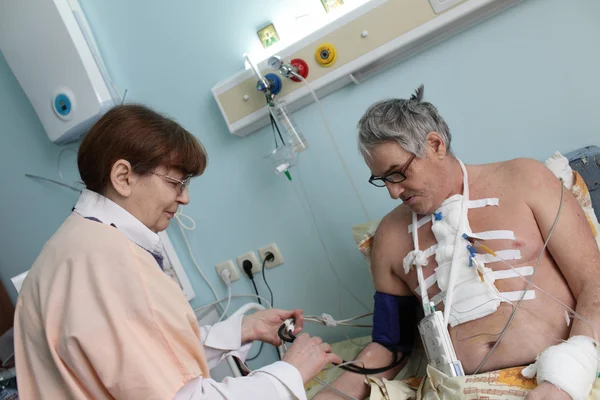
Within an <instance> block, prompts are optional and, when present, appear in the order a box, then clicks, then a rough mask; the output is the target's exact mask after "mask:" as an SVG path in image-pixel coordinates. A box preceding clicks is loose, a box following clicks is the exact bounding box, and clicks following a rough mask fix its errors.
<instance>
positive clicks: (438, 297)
mask: <svg viewBox="0 0 600 400" xmlns="http://www.w3.org/2000/svg"><path fill="white" fill-rule="evenodd" d="M443 300H444V294H443V292H439V293H438V294H436V295H435V296H433V297H432V298H431V301H432V302H433V305H434V306H437V305H438V304H440V303H441V302H442V301H443Z"/></svg>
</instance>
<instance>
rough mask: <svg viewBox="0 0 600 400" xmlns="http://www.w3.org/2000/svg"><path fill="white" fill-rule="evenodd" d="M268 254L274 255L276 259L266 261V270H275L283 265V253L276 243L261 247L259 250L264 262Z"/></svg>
mask: <svg viewBox="0 0 600 400" xmlns="http://www.w3.org/2000/svg"><path fill="white" fill-rule="evenodd" d="M267 253H273V256H274V257H275V259H274V260H273V261H266V262H265V268H273V267H276V266H278V265H281V264H283V257H282V256H281V252H280V251H279V248H278V247H277V245H276V244H275V243H271V244H268V245H266V246H265V247H261V248H260V249H258V255H259V256H260V259H261V260H263V261H264V260H265V258H266V255H265V254H267Z"/></svg>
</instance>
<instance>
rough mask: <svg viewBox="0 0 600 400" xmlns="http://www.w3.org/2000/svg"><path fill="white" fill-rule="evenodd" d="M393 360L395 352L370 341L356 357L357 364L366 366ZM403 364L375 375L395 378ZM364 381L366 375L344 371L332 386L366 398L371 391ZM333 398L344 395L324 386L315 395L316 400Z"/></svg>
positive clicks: (383, 363) (382, 365) (346, 392)
mask: <svg viewBox="0 0 600 400" xmlns="http://www.w3.org/2000/svg"><path fill="white" fill-rule="evenodd" d="M399 356H400V355H399ZM392 360H393V354H392V353H391V352H390V351H389V350H387V349H386V348H385V347H383V346H381V345H379V344H377V343H369V344H368V345H367V347H365V348H364V349H363V351H361V352H360V354H359V355H358V357H356V359H355V361H356V365H358V366H360V367H364V368H379V367H384V366H386V365H389V364H391V362H392ZM363 364H364V365H363ZM403 365H404V363H402V364H401V365H399V366H397V367H395V368H392V369H390V370H388V371H386V372H383V373H381V374H377V375H374V376H376V377H383V378H386V379H393V378H394V377H395V376H396V375H398V373H399V372H400V370H401V369H402V367H403ZM364 382H365V376H364V375H361V374H355V373H352V372H348V371H344V373H343V374H342V375H341V376H340V377H339V378H338V379H336V380H335V382H334V383H333V384H332V385H331V386H333V387H334V388H336V389H338V390H339V391H341V392H343V393H345V394H347V395H350V396H352V397H354V398H356V399H364V398H366V397H368V396H369V391H370V389H369V386H367V385H366V384H365V383H364ZM333 399H344V397H343V396H341V395H339V394H337V393H335V391H333V390H331V389H329V388H323V390H321V391H320V392H319V393H318V394H317V396H315V397H314V400H333Z"/></svg>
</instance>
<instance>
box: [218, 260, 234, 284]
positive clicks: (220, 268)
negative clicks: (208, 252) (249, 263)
mask: <svg viewBox="0 0 600 400" xmlns="http://www.w3.org/2000/svg"><path fill="white" fill-rule="evenodd" d="M215 268H216V269H217V275H218V276H219V278H221V280H223V278H222V277H221V271H223V270H224V269H227V270H229V274H230V277H229V282H234V281H237V280H239V279H240V274H239V272H238V269H237V268H236V266H235V264H234V263H233V261H231V260H227V261H224V262H222V263H220V264H217V266H216V267H215ZM223 282H225V281H223Z"/></svg>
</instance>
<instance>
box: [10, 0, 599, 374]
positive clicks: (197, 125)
mask: <svg viewBox="0 0 600 400" xmlns="http://www.w3.org/2000/svg"><path fill="white" fill-rule="evenodd" d="M80 1H81V3H82V6H83V7H84V10H85V12H86V14H87V17H88V20H89V22H90V24H91V26H92V29H93V30H94V34H95V35H96V38H97V40H98V42H99V46H100V48H101V51H102V53H103V56H104V59H105V62H106V64H107V65H108V69H109V71H110V73H111V75H112V77H113V79H114V80H115V82H116V84H117V85H118V86H119V87H120V88H121V90H123V89H125V88H127V89H128V95H127V97H128V100H129V101H137V102H143V103H146V104H148V105H151V106H153V107H155V108H157V109H159V110H161V111H164V112H167V113H168V114H170V115H171V116H173V117H175V118H176V119H178V120H179V121H180V122H181V123H182V124H183V125H184V126H185V127H186V128H188V129H189V130H191V131H192V132H194V133H195V134H196V135H197V136H198V137H199V138H200V139H201V140H202V142H203V143H204V144H205V145H206V147H207V149H208V152H209V156H210V162H209V168H208V170H207V172H206V174H205V175H204V176H202V177H201V178H199V179H198V180H197V181H195V182H194V183H193V185H192V186H191V195H192V199H193V201H192V203H191V204H190V205H189V206H188V207H186V209H185V210H184V211H185V212H186V213H187V214H189V215H190V216H192V217H193V218H194V219H195V220H196V222H197V226H198V227H197V229H196V230H195V231H193V232H191V233H190V234H189V238H190V241H191V243H192V246H193V249H194V252H195V255H196V258H197V260H198V262H199V264H200V265H201V266H202V268H203V269H204V270H205V271H206V272H207V274H208V276H209V278H210V279H211V280H212V282H213V284H214V285H215V287H216V288H217V290H219V291H220V295H225V294H226V291H225V288H224V286H223V285H222V284H221V283H220V281H219V280H218V279H217V277H216V274H215V273H214V265H215V264H217V263H218V262H221V261H223V260H226V259H234V258H235V257H236V256H237V255H239V254H242V253H245V252H246V251H249V250H253V249H257V248H259V247H261V246H263V245H265V244H267V243H270V242H273V241H274V242H276V243H277V244H278V245H279V248H280V249H281V251H282V253H283V256H284V258H285V264H284V265H283V266H281V267H277V268H275V269H272V270H269V271H268V278H269V281H270V283H271V286H272V287H273V289H274V292H275V304H276V306H278V307H286V308H290V307H292V308H293V307H299V308H303V309H304V310H305V312H306V313H307V314H320V313H322V312H328V313H330V314H332V315H334V316H336V317H349V316H351V315H356V314H358V313H362V312H363V310H364V308H363V307H362V306H360V305H359V304H358V302H357V301H355V300H354V299H352V297H351V296H349V295H348V294H347V292H345V291H344V290H342V296H341V301H340V299H339V297H338V292H337V289H336V283H335V279H334V275H333V273H332V271H331V269H330V267H329V266H328V263H327V258H326V254H325V252H324V249H323V247H322V246H321V243H320V241H319V240H318V236H317V234H316V231H315V228H314V226H313V225H312V223H311V220H310V217H309V214H308V213H307V206H308V205H307V204H306V202H305V201H304V200H301V197H300V196H301V193H303V188H302V187H301V186H300V185H299V182H300V180H299V178H300V177H301V178H302V182H303V183H304V190H305V193H306V198H307V199H308V200H309V201H310V206H311V207H312V209H313V210H314V211H315V214H316V216H317V220H318V226H319V228H320V230H321V231H322V234H323V237H324V241H325V244H326V248H327V250H328V251H329V253H330V255H331V259H332V261H333V264H334V266H335V268H336V270H337V271H339V274H340V276H341V278H342V280H343V281H344V283H345V285H347V286H348V287H349V288H350V289H351V290H352V291H353V292H354V293H355V294H356V296H358V297H359V299H361V301H363V302H364V303H366V304H370V302H371V300H370V299H371V296H372V294H373V287H372V284H371V282H370V277H369V273H368V271H367V269H366V268H365V264H364V262H363V260H362V259H361V256H360V254H359V253H358V251H357V250H356V249H355V247H354V243H353V240H352V236H351V226H352V225H353V224H356V223H361V222H364V219H365V217H364V216H363V214H362V212H361V208H360V205H359V203H358V201H357V200H356V197H355V196H354V194H353V192H352V189H351V186H350V184H349V182H348V180H347V177H346V176H345V175H344V173H343V169H342V166H341V164H340V162H339V161H338V160H337V158H336V157H335V153H334V150H333V147H332V143H331V141H330V140H329V138H328V137H327V134H326V132H325V129H324V126H323V124H322V123H321V122H320V120H319V114H318V110H317V109H316V108H315V106H314V105H313V106H309V107H307V108H305V109H303V110H301V111H299V112H297V113H296V114H295V119H296V122H297V123H298V125H299V126H300V128H301V130H302V131H303V132H304V134H305V136H306V137H307V139H308V140H309V142H310V144H311V148H310V150H309V151H307V152H305V153H303V154H302V158H301V163H300V168H299V170H296V171H293V173H294V175H295V178H296V179H295V180H294V182H293V183H289V182H287V181H285V180H283V179H282V178H281V177H276V176H275V175H274V174H273V173H272V172H271V169H270V166H269V165H268V163H267V162H266V161H265V160H263V159H262V157H263V156H264V155H265V154H267V153H268V151H269V150H270V148H271V145H272V144H271V143H272V136H271V134H270V132H269V131H268V130H263V131H261V132H259V133H257V134H254V135H251V136H249V137H248V138H245V139H240V138H236V137H232V136H231V135H230V134H229V133H228V131H227V128H226V126H225V123H224V122H223V120H222V117H221V114H220V113H219V110H218V108H217V106H216V104H215V102H214V100H213V99H212V96H211V94H210V88H211V87H212V86H213V85H214V84H215V83H216V82H217V81H219V80H223V79H225V78H227V77H229V76H231V75H232V74H234V73H236V72H237V71H238V70H240V68H241V67H242V59H241V55H242V54H243V53H244V52H245V51H246V49H247V48H249V47H250V46H251V43H252V42H253V41H255V40H256V39H255V32H256V28H257V27H258V26H259V25H260V24H261V23H262V22H264V21H265V18H266V20H269V19H270V18H273V19H274V18H275V17H276V16H277V13H279V12H285V10H284V7H285V6H286V4H285V2H281V1H275V0H269V1H258V0H247V1H233V0H228V1H215V2H200V1H192V0H177V1H171V2H166V1H150V2H149V1H144V0H127V1H122V0H103V1H95V0H80ZM270 12H271V13H272V14H271V15H269V14H268V13H270ZM265 13H267V14H265ZM598 15H600V3H598V2H597V0H576V1H571V2H568V3H567V2H564V1H561V0H526V1H525V2H524V3H523V4H521V5H519V6H517V7H515V8H512V9H510V10H508V11H506V12H505V13H503V14H502V15H499V16H497V17H495V18H493V19H491V20H488V21H486V22H484V23H483V24H481V25H478V26H477V27H475V28H473V29H470V30H469V31H467V32H464V33H462V34H460V35H458V36H456V37H454V38H452V39H450V40H448V41H445V42H444V43H442V44H440V45H438V46H436V47H434V48H432V49H430V50H428V51H426V52H424V53H422V54H420V55H418V56H416V57H414V58H412V59H410V60H408V61H407V62H404V63H403V64H402V65H399V66H397V67H395V68H393V69H390V70H389V71H387V72H385V73H382V74H380V75H378V76H377V77H375V78H373V79H371V80H368V81H366V82H365V83H363V84H361V85H359V86H348V87H346V88H344V89H342V90H340V91H338V92H336V93H334V94H332V95H330V96H328V97H327V98H325V99H324V100H323V106H324V107H325V110H326V112H327V114H328V115H329V118H330V123H331V126H332V127H333V129H334V134H335V135H336V138H337V140H338V142H339V143H340V146H341V151H342V154H343V156H344V158H345V160H346V162H347V163H348V164H349V167H350V170H351V173H352V175H353V178H354V180H355V182H356V184H357V186H358V188H359V191H360V193H361V195H362V197H363V199H364V200H365V202H366V203H367V207H368V211H369V214H370V217H371V218H372V219H375V218H380V217H382V216H383V215H385V214H386V213H387V212H388V211H389V210H390V209H391V208H392V207H394V206H395V205H396V203H395V202H393V201H391V200H390V199H389V198H387V193H386V191H385V190H384V189H379V190H378V189H376V188H374V187H371V186H370V185H368V183H366V178H367V177H368V174H369V171H368V169H367V168H366V166H365V165H364V163H363V161H362V159H361V158H360V156H359V154H358V152H357V150H356V148H357V147H356V143H355V130H354V126H355V124H356V121H357V120H358V119H359V117H360V115H361V113H362V112H364V110H365V109H366V108H367V107H368V106H369V105H370V104H371V103H373V102H374V101H376V100H379V99H382V98H387V97H394V96H400V97H406V96H408V95H410V94H411V92H412V90H414V88H416V86H418V84H420V83H424V84H425V96H426V97H425V98H426V99H427V100H429V101H431V102H433V103H434V104H436V105H437V106H438V108H439V110H440V112H441V113H442V115H444V116H445V118H446V120H447V122H448V124H449V126H450V128H451V131H452V133H453V147H454V150H455V152H456V154H457V155H458V156H459V157H461V158H462V159H463V160H464V161H465V162H467V163H483V162H490V161H496V160H502V159H507V158H513V157H521V156H527V157H533V158H537V159H544V158H545V157H547V156H548V155H550V154H551V153H553V152H554V151H555V150H560V151H563V152H567V151H570V150H573V149H575V148H577V147H580V146H584V145H588V144H596V145H598V144H600V131H599V128H598V126H597V123H596V118H595V116H596V114H597V112H598V111H597V110H598V108H599V107H600V97H599V94H598V92H599V88H600V77H599V74H598V72H599V70H598V65H600V53H599V52H598V51H597V46H598V43H600V25H598V21H597V16H598ZM349 116H350V117H349ZM0 132H1V134H2V138H3V145H2V146H0V155H1V156H2V157H0V166H1V167H2V170H3V173H2V174H0V184H1V185H2V188H3V189H2V193H3V200H2V207H1V208H0V226H2V228H3V231H2V239H3V240H2V241H1V242H0V253H1V254H2V255H3V257H2V258H1V259H0V277H1V278H2V280H3V281H4V282H7V281H8V278H9V277H11V276H14V275H16V274H18V273H20V272H22V271H24V270H26V269H28V268H29V267H30V265H31V264H32V262H33V261H34V259H35V257H36V256H37V254H38V253H39V251H40V249H41V247H42V245H43V243H44V242H45V241H46V240H47V239H48V238H49V237H50V235H51V234H52V233H53V231H54V230H55V229H56V228H57V227H58V226H59V224H60V223H61V221H62V220H63V219H64V217H65V216H66V215H68V213H69V212H70V209H71V207H72V205H73V203H74V202H75V201H76V197H77V196H76V194H74V193H71V192H69V191H68V190H64V189H62V188H59V187H55V186H53V185H50V184H44V183H40V182H36V181H32V180H30V179H27V178H25V177H24V176H23V174H24V173H25V172H31V173H39V174H44V175H46V176H52V177H56V176H57V166H56V165H57V158H58V153H59V151H60V148H59V147H57V146H54V145H52V144H51V143H50V142H49V141H48V140H47V139H46V137H45V134H44V132H43V130H42V127H41V125H40V123H39V121H38V120H37V118H36V116H35V114H34V112H33V109H32V108H31V106H30V105H29V103H28V101H27V99H26V98H25V96H24V94H23V92H22V91H21V89H20V87H19V85H18V83H17V82H16V80H15V79H14V77H13V75H12V74H11V72H10V70H9V69H8V67H7V65H6V62H5V61H4V59H3V58H2V57H1V56H0ZM63 161H64V163H63V164H64V165H63V173H64V174H65V175H66V178H67V180H71V181H73V180H75V179H77V172H76V167H75V162H74V157H73V155H72V154H70V153H66V154H65V157H64V158H63ZM299 193H300V195H299ZM174 228H175V226H172V227H170V228H169V233H170V235H171V238H172V240H173V241H174V242H175V246H176V248H177V250H178V253H179V255H180V258H181V259H182V262H183V263H184V264H185V267H186V270H187V272H188V275H189V276H190V279H191V280H192V283H193V285H194V288H195V290H196V292H197V294H198V298H197V299H195V300H194V301H193V305H194V306H199V305H201V304H205V303H207V302H210V301H212V300H213V298H212V294H211V293H210V291H209V290H208V288H207V286H206V284H205V283H204V282H203V281H202V280H201V278H200V277H199V274H198V273H197V272H196V271H195V269H194V267H193V265H192V264H191V261H190V258H189V257H188V256H187V254H186V252H185V248H184V246H183V242H182V240H181V237H180V235H179V232H178V230H176V229H174ZM258 278H259V279H258V284H259V289H260V290H261V291H262V293H263V294H266V293H267V292H266V290H265V287H264V285H263V284H262V279H261V278H262V277H260V276H259V277H258ZM233 290H234V293H236V294H242V293H250V292H251V286H250V283H249V282H248V280H247V279H245V278H242V279H241V280H240V281H239V282H236V283H234V286H233ZM14 295H15V294H14V292H13V293H12V296H13V298H14ZM239 304H240V303H239V302H236V303H235V305H236V306H237V305H239ZM339 304H342V305H343V310H342V311H341V312H340V310H339ZM308 331H309V332H311V333H316V334H322V335H324V336H325V338H326V339H328V340H340V339H343V337H344V336H343V331H340V330H325V329H323V328H318V327H314V326H309V328H308ZM347 332H348V334H349V335H350V336H359V335H364V334H368V330H349V331H347ZM273 359H274V353H273V351H272V350H271V349H268V350H265V351H264V354H263V356H262V357H261V359H259V360H258V362H257V364H256V365H258V364H261V363H263V362H266V361H269V360H273ZM256 365H255V366H256Z"/></svg>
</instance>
